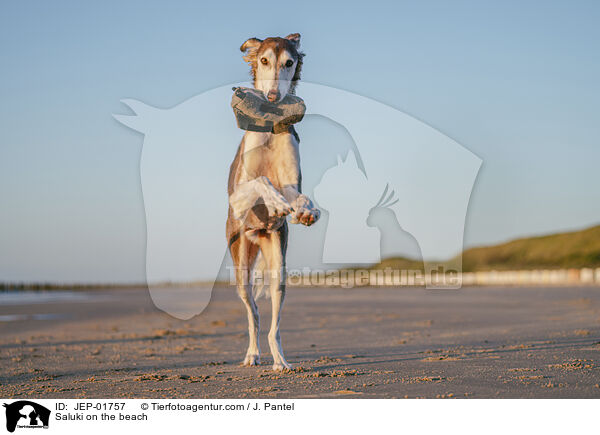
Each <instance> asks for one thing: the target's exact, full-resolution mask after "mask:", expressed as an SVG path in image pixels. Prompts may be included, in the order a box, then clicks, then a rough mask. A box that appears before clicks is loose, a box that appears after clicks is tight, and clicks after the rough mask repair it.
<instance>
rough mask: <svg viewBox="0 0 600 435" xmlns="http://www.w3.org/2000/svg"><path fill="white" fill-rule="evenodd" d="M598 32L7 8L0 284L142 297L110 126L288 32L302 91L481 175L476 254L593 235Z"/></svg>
mask: <svg viewBox="0 0 600 435" xmlns="http://www.w3.org/2000/svg"><path fill="white" fill-rule="evenodd" d="M599 19H600V5H599V4H598V3H597V2H592V1H590V2H585V1H578V2H566V1H565V2H545V1H544V2H532V1H528V2H516V1H515V2H485V1H464V2H419V3H418V4H417V3H416V2H415V3H413V4H408V3H404V2H389V3H386V2H374V1H373V2H361V3H359V4H356V5H354V4H351V3H348V2H316V3H312V2H293V3H292V2H290V4H289V6H287V5H286V3H284V2H276V3H265V4H264V5H263V6H262V7H256V8H249V7H248V5H247V4H244V3H239V4H236V3H232V2H215V3H214V4H210V3H206V4H204V5H202V4H200V3H198V2H173V3H172V4H171V3H167V2H102V3H95V4H92V3H86V4H84V3H81V2H52V3H49V2H27V3H25V2H16V1H14V2H3V3H2V4H1V6H0V50H1V51H0V52H1V53H2V68H1V69H0V77H1V78H2V80H0V101H2V103H1V105H0V144H1V148H0V150H1V151H0V153H1V154H0V186H1V187H0V189H1V198H2V213H1V215H0V280H9V281H139V280H141V279H142V278H143V276H144V250H145V218H144V207H143V202H142V194H141V187H140V178H139V158H140V151H141V146H142V142H143V138H142V136H141V135H139V134H137V133H135V132H133V131H131V130H129V129H127V128H125V127H123V126H122V125H119V124H118V123H117V122H116V121H115V120H114V119H113V118H112V116H111V114H112V113H125V112H126V109H124V107H123V106H122V105H121V103H120V102H119V101H120V100H121V99H123V98H134V99H139V100H142V101H145V102H147V103H149V104H152V105H154V106H157V107H165V108H166V107H171V106H174V105H177V104H179V103H181V102H182V101H184V100H186V99H188V98H190V97H192V96H194V95H197V94H199V93H201V92H203V91H206V90H209V89H212V88H215V87H217V86H221V85H224V84H228V83H232V82H237V81H241V80H244V79H245V78H246V77H247V68H246V66H245V65H244V64H243V62H242V60H241V56H240V52H239V50H238V47H239V46H240V44H241V43H242V42H243V41H244V40H245V39H247V38H248V37H251V36H257V37H266V36H271V35H281V36H284V35H286V34H288V33H292V32H299V33H301V34H302V47H303V50H304V51H305V52H306V53H307V57H306V61H305V68H304V74H303V78H304V79H305V80H307V81H310V82H314V83H319V84H323V85H330V86H335V87H336V88H340V89H344V90H348V91H351V92H354V93H357V94H360V95H365V96H368V97H370V98H373V99H375V100H377V101H380V102H382V103H385V104H388V105H390V106H392V107H395V108H397V109H399V110H402V111H404V112H406V113H408V114H410V115H412V116H414V117H416V118H418V119H420V120H422V121H424V122H426V123H427V124H429V125H431V126H433V127H434V128H436V129H437V130H439V131H440V132H442V133H444V134H445V135H447V136H449V137H451V138H453V139H454V140H456V141H457V142H459V143H460V144H462V145H463V146H465V147H467V148H468V149H470V150H471V151H472V152H474V153H475V154H477V155H478V156H479V157H481V158H482V159H483V166H482V168H481V171H480V173H479V176H478V179H477V182H476V185H475V189H474V192H473V195H472V197H471V205H470V209H469V213H468V215H467V224H466V227H465V244H466V246H473V245H479V244H487V243H494V242H498V241H503V240H506V239H510V238H514V237H519V236H525V235H531V234H542V233H547V232H554V231H559V230H565V229H576V228H581V227H585V226H589V225H593V224H596V223H598V222H600V192H599V190H598V186H599V185H600V171H598V162H599V161H600V146H599V145H600V143H599V139H598V138H599V130H600V122H598V121H599V120H598V114H599V113H600V110H599V107H598V101H600V98H599V97H600V89H599V86H600V85H599V84H598V79H597V78H598V77H599V76H600V59H599V57H598V56H597V45H598V41H600V29H599V28H598V26H597V23H598V21H599ZM234 147H235V144H232V148H234Z"/></svg>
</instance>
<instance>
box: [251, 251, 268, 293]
mask: <svg viewBox="0 0 600 435" xmlns="http://www.w3.org/2000/svg"><path fill="white" fill-rule="evenodd" d="M267 272H268V270H267V261H266V260H265V256H264V255H263V253H262V251H258V255H257V256H256V260H255V262H254V270H253V273H252V295H253V296H254V300H255V301H257V300H258V298H260V297H261V296H262V295H264V296H265V298H266V299H268V298H269V292H267V291H265V279H267V277H266V273H267Z"/></svg>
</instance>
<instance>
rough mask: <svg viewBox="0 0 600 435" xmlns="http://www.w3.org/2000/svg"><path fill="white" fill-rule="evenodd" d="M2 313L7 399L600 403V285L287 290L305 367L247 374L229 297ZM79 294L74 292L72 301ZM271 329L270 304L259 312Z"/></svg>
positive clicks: (286, 343)
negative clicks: (200, 305)
mask: <svg viewBox="0 0 600 435" xmlns="http://www.w3.org/2000/svg"><path fill="white" fill-rule="evenodd" d="M78 294H79V295H80V296H81V298H80V300H71V299H69V298H68V297H66V299H65V300H59V301H54V302H52V301H50V302H46V303H40V304H31V303H27V304H23V305H19V304H14V303H13V304H10V305H0V319H2V320H3V321H0V367H1V370H0V397H6V398H14V397H20V398H246V397H249V398H290V397H291V398H312V397H319V398H415V397H419V398H421V397H422V398H559V397H560V398H567V397H573V398H598V397H600V355H599V351H600V288H582V287H577V288H465V289H461V290H457V291H455V290H445V291H427V290H422V289H389V288H381V289H377V288H360V289H346V290H344V289H302V288H292V289H289V290H288V294H287V297H286V301H285V307H284V312H283V320H282V341H283V347H284V350H285V353H286V357H287V359H288V361H289V362H290V363H291V364H293V366H294V370H293V371H292V372H289V373H274V372H272V371H271V370H270V367H271V363H272V360H271V356H270V354H269V351H268V345H267V342H266V331H263V332H262V333H261V350H262V353H263V355H262V359H263V364H262V365H260V366H257V367H242V366H240V365H239V362H240V361H241V360H242V359H243V357H244V354H245V350H246V346H247V335H246V334H247V332H246V331H247V329H246V315H245V311H244V309H243V306H242V304H241V302H240V301H239V300H238V299H237V297H236V295H235V291H234V290H233V289H231V288H219V289H217V290H216V291H215V292H214V294H213V299H212V300H211V303H210V304H209V306H208V308H207V309H206V310H205V312H204V313H202V314H201V315H199V316H197V317H195V318H193V319H191V320H188V321H181V320H177V319H174V318H173V317H171V316H169V315H167V314H165V313H162V312H160V311H159V310H157V309H156V308H155V307H154V305H153V304H152V301H151V299H150V297H149V293H148V291H147V290H146V289H110V290H109V289H107V290H93V291H85V292H83V291H81V292H79V293H78ZM67 296H68V295H67ZM259 307H260V311H261V314H262V315H263V317H262V319H261V323H262V325H267V326H268V325H269V323H270V312H269V311H270V301H268V300H261V301H260V303H259Z"/></svg>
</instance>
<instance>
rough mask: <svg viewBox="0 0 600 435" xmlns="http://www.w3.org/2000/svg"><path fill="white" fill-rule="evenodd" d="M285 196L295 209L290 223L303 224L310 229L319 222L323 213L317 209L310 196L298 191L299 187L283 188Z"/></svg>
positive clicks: (291, 214) (289, 186)
mask: <svg viewBox="0 0 600 435" xmlns="http://www.w3.org/2000/svg"><path fill="white" fill-rule="evenodd" d="M283 196H284V197H285V199H286V200H287V201H288V202H289V203H290V205H291V206H292V208H293V209H294V211H292V213H290V216H291V220H290V223H292V224H302V225H306V226H307V227H308V226H311V225H312V224H314V223H315V222H317V221H318V220H319V217H320V216H321V212H320V211H319V209H318V208H316V207H315V205H314V204H313V202H312V201H311V200H310V198H309V197H308V196H306V195H304V194H302V193H300V192H299V191H298V188H297V185H288V186H285V187H284V188H283Z"/></svg>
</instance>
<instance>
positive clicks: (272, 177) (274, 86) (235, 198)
mask: <svg viewBox="0 0 600 435" xmlns="http://www.w3.org/2000/svg"><path fill="white" fill-rule="evenodd" d="M299 48H300V35H299V34H297V33H294V34H291V35H288V36H286V37H285V38H267V39H265V40H264V41H263V40H260V39H257V38H250V39H248V40H247V41H246V42H244V43H243V44H242V46H241V47H240V50H241V51H242V52H243V53H244V54H245V56H244V60H245V61H246V62H248V63H249V64H250V67H251V74H252V77H253V82H254V87H255V88H256V89H257V90H259V91H260V92H262V94H263V95H264V96H265V98H266V99H267V100H269V101H270V102H271V103H277V102H279V101H281V100H282V99H283V98H285V96H286V95H287V94H293V93H294V90H295V87H296V84H297V83H298V80H300V70H301V69H302V58H303V56H304V55H303V53H301V52H300V51H299ZM298 145H299V137H298V134H297V133H296V131H295V130H294V127H293V126H290V127H289V128H287V129H286V130H285V131H284V132H277V134H275V133H269V132H267V133H264V132H253V131H247V132H246V133H245V134H244V137H243V139H242V142H241V143H240V146H239V148H238V151H237V153H236V155H235V158H234V160H233V163H232V164H231V168H230V172H229V185H228V189H227V190H228V194H229V205H230V206H229V213H228V216H227V240H228V243H229V250H230V252H231V257H232V259H233V263H234V266H235V273H236V285H237V291H238V294H239V296H240V298H241V299H242V302H243V303H244V305H245V306H246V309H247V311H248V334H249V338H250V343H249V346H248V351H247V353H246V357H245V359H244V365H257V364H260V349H259V344H258V335H259V328H260V322H259V314H258V309H257V306H256V302H255V299H254V295H253V289H252V286H251V284H250V281H251V280H250V276H251V273H250V272H251V270H252V269H253V268H254V271H255V272H254V273H253V274H255V273H256V271H261V272H262V273H263V276H265V278H268V285H269V289H270V296H271V304H272V310H273V314H272V320H271V329H270V330H269V347H270V348H271V353H272V354H273V370H284V369H290V368H291V367H290V365H289V364H288V362H287V361H286V360H285V357H284V356H283V350H282V349H281V339H280V334H279V320H280V316H281V308H282V306H283V299H284V296H285V282H286V272H285V256H286V249H287V238H288V227H287V222H286V216H287V215H288V214H289V215H290V217H291V221H290V222H291V223H300V224H303V225H306V226H309V225H312V224H313V223H315V222H316V221H317V220H318V218H319V210H317V209H316V208H315V207H314V205H313V203H312V202H311V200H310V199H309V198H308V197H307V196H305V195H303V194H302V188H301V179H302V176H301V174H300V154H299V149H298ZM265 272H266V273H267V275H264V273H265Z"/></svg>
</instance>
